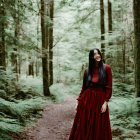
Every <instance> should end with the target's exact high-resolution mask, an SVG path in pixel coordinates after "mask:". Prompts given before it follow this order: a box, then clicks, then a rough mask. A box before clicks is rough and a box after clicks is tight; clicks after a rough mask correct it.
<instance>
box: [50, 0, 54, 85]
mask: <svg viewBox="0 0 140 140" xmlns="http://www.w3.org/2000/svg"><path fill="white" fill-rule="evenodd" d="M53 13H54V0H51V1H50V19H51V23H50V26H49V73H50V74H49V75H50V85H52V84H53Z"/></svg>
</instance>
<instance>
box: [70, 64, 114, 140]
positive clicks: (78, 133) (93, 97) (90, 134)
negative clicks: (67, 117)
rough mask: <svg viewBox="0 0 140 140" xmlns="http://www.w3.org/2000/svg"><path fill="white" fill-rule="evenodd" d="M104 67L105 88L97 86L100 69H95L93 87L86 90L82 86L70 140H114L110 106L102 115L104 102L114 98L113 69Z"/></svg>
mask: <svg viewBox="0 0 140 140" xmlns="http://www.w3.org/2000/svg"><path fill="white" fill-rule="evenodd" d="M104 66H105V69H106V81H107V84H106V86H105V88H103V87H101V86H100V85H96V86H95V83H96V82H97V81H98V67H96V68H95V69H94V72H93V75H94V76H93V78H92V85H91V86H90V87H88V88H87V89H86V90H84V89H83V85H82V90H81V92H80V94H79V97H78V98H77V100H78V105H77V112H76V114H75V118H74V122H73V126H72V129H71V132H70V136H69V140H112V133H111V125H110V118H109V108H108V106H107V109H106V111H105V112H104V113H101V107H102V105H103V103H104V101H109V99H110V98H111V96H112V71H111V67H110V66H109V65H108V64H104ZM84 76H85V72H84ZM83 83H84V78H83Z"/></svg>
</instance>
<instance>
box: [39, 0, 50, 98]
mask: <svg viewBox="0 0 140 140" xmlns="http://www.w3.org/2000/svg"><path fill="white" fill-rule="evenodd" d="M41 33H42V70H43V92H44V95H45V96H49V95H50V91H49V83H48V77H47V76H48V75H47V65H46V64H47V57H46V53H45V51H44V50H46V45H45V43H46V42H45V39H46V35H45V5H44V0H41Z"/></svg>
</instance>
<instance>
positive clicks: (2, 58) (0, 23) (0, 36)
mask: <svg viewBox="0 0 140 140" xmlns="http://www.w3.org/2000/svg"><path fill="white" fill-rule="evenodd" d="M0 16H1V17H0V32H1V33H0V66H2V69H3V70H6V52H5V19H4V18H3V17H2V16H5V9H4V1H3V0H2V1H1V2H0Z"/></svg>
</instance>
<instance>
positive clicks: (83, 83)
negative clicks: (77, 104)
mask: <svg viewBox="0 0 140 140" xmlns="http://www.w3.org/2000/svg"><path fill="white" fill-rule="evenodd" d="M85 76H86V70H85V72H84V75H83V84H82V89H81V92H80V93H79V96H78V98H76V100H78V101H79V100H80V98H81V95H82V93H83V91H84V90H85V88H84V87H85V85H84V84H85Z"/></svg>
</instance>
